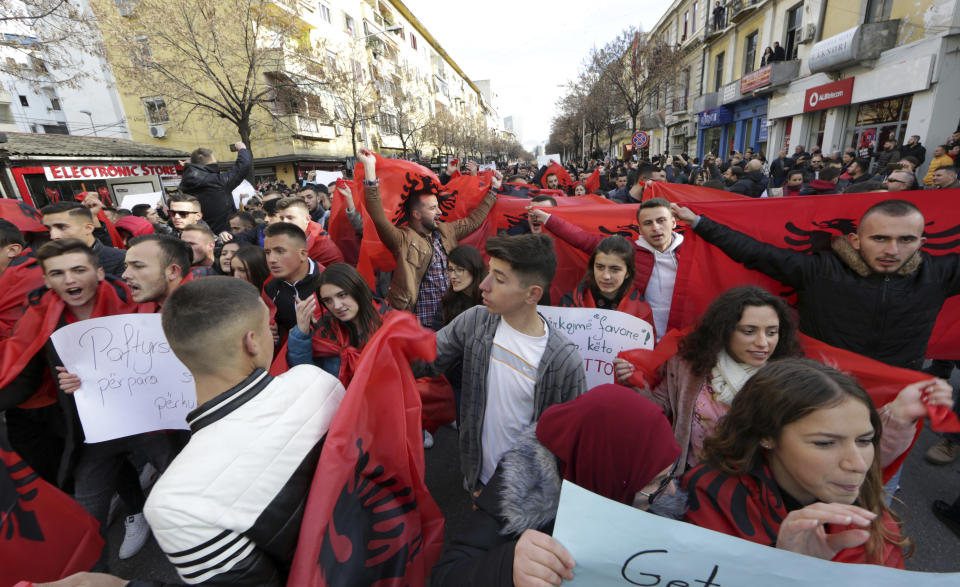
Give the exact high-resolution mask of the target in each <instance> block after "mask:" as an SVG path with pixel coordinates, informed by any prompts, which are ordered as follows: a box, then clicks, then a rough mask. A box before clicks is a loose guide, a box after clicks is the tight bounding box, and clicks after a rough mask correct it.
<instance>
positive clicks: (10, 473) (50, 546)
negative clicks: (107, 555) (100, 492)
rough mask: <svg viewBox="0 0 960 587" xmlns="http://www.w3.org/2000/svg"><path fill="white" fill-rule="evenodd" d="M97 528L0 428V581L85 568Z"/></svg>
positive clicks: (94, 555)
mask: <svg viewBox="0 0 960 587" xmlns="http://www.w3.org/2000/svg"><path fill="white" fill-rule="evenodd" d="M99 527H100V525H99V524H98V523H97V521H96V520H95V519H94V518H93V516H91V515H90V514H88V513H87V511H86V510H84V509H83V507H81V506H80V504H78V503H77V502H75V501H74V500H73V499H71V498H70V496H68V495H67V494H65V493H63V492H62V491H60V490H59V489H57V488H56V487H54V486H53V485H50V484H49V483H47V482H46V481H44V480H43V479H41V478H40V475H37V473H36V472H34V470H33V469H31V468H30V466H29V465H27V463H25V462H24V461H23V459H21V458H20V455H18V454H17V453H15V452H13V449H11V448H10V445H9V444H7V440H6V431H5V430H2V429H0V545H2V546H0V585H13V584H15V583H17V581H19V580H21V579H29V580H31V581H37V582H41V581H56V580H58V579H62V578H64V577H66V576H68V575H72V574H74V573H79V572H81V571H87V570H89V569H90V568H91V567H93V565H94V563H96V562H97V559H98V558H100V551H101V549H103V539H102V538H100V532H99V530H98V528H99Z"/></svg>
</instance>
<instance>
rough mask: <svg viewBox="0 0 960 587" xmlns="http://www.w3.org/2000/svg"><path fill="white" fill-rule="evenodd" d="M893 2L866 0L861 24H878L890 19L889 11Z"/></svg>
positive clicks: (890, 0)
mask: <svg viewBox="0 0 960 587" xmlns="http://www.w3.org/2000/svg"><path fill="white" fill-rule="evenodd" d="M892 7H893V0H867V9H866V11H865V12H864V14H863V22H880V21H881V20H889V19H890V9H891V8H892Z"/></svg>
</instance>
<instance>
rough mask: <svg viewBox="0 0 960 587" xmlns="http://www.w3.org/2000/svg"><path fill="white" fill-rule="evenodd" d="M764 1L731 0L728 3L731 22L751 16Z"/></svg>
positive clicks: (740, 20)
mask: <svg viewBox="0 0 960 587" xmlns="http://www.w3.org/2000/svg"><path fill="white" fill-rule="evenodd" d="M763 2H764V0H730V2H729V3H728V4H727V15H728V17H729V20H730V22H742V21H744V20H746V19H748V18H750V17H751V16H753V14H754V11H756V9H757V8H759V7H760V5H761V4H763Z"/></svg>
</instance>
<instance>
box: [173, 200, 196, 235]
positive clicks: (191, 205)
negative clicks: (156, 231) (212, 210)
mask: <svg viewBox="0 0 960 587" xmlns="http://www.w3.org/2000/svg"><path fill="white" fill-rule="evenodd" d="M169 214H170V223H171V224H173V231H174V234H175V235H176V236H178V237H179V236H180V233H181V232H182V231H183V229H184V228H186V227H188V226H190V225H191V224H198V223H199V222H200V220H201V219H202V218H203V212H201V209H200V200H198V199H196V198H195V197H193V196H191V195H189V194H174V195H172V196H170V205H169Z"/></svg>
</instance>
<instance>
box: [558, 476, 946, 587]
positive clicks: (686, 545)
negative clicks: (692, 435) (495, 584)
mask: <svg viewBox="0 0 960 587" xmlns="http://www.w3.org/2000/svg"><path fill="white" fill-rule="evenodd" d="M553 537H554V538H556V539H557V541H559V542H560V544H562V545H563V546H564V548H566V549H567V550H568V551H569V552H570V554H571V555H573V559H574V561H576V564H577V565H576V567H574V569H573V574H574V580H573V581H572V582H569V583H568V582H566V581H564V583H563V584H564V585H570V586H571V587H580V586H583V587H621V586H622V587H630V586H631V585H643V586H645V587H654V586H660V587H771V586H774V585H775V586H776V587H807V586H809V585H831V586H832V585H869V586H870V587H903V586H904V585H909V586H910V587H947V586H956V585H960V573H919V572H912V571H903V570H900V569H891V568H888V567H882V566H879V565H855V564H847V563H835V562H831V561H828V560H822V559H819V558H813V557H809V556H804V555H802V554H796V553H793V552H788V551H786V550H780V549H778V548H772V547H770V546H764V545H762V544H757V543H755V542H750V541H749V540H743V539H741V538H735V537H733V536H727V535H726V534H721V533H720V532H714V531H713V530H707V529H706V528H700V527H698V526H694V525H693V524H687V523H686V522H678V521H676V520H670V519H667V518H661V517H660V516H656V515H654V514H649V513H647V512H643V511H640V510H638V509H636V508H633V507H630V506H628V505H624V504H622V503H618V502H615V501H612V500H609V499H607V498H605V497H601V496H599V495H597V494H595V493H591V492H589V491H587V490H586V489H583V488H582V487H579V486H577V485H574V484H573V483H570V482H569V481H564V482H563V488H562V489H561V492H560V508H559V510H558V511H557V521H556V524H555V525H554V528H553Z"/></svg>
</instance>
